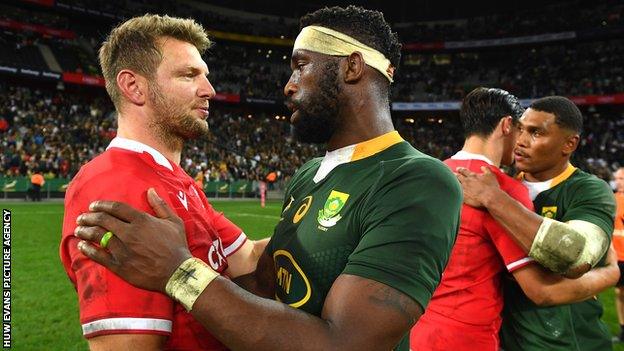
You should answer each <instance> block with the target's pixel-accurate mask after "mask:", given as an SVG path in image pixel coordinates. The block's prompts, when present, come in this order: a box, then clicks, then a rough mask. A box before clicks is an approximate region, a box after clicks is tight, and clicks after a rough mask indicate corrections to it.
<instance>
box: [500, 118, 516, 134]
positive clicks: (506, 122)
mask: <svg viewBox="0 0 624 351" xmlns="http://www.w3.org/2000/svg"><path fill="white" fill-rule="evenodd" d="M499 125H500V127H501V133H502V134H503V135H509V134H511V132H512V131H513V127H514V124H513V119H512V118H511V116H505V117H503V118H501V120H500V122H499Z"/></svg>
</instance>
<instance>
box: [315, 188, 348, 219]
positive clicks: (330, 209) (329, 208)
mask: <svg viewBox="0 0 624 351" xmlns="http://www.w3.org/2000/svg"><path fill="white" fill-rule="evenodd" d="M348 199H349V194H345V193H341V192H340V191H336V190H332V191H331V193H330V194H329V197H327V201H325V206H323V209H321V210H319V213H318V218H317V219H318V222H319V224H320V225H322V226H323V227H333V226H334V225H336V223H338V221H339V220H340V218H342V216H341V215H340V214H339V212H340V210H342V208H343V207H344V205H345V204H346V203H347V200H348Z"/></svg>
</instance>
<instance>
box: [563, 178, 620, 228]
mask: <svg viewBox="0 0 624 351" xmlns="http://www.w3.org/2000/svg"><path fill="white" fill-rule="evenodd" d="M570 196H571V199H572V201H571V202H570V207H569V208H568V210H567V211H566V212H565V214H564V215H563V217H562V218H561V222H568V221H571V220H581V221H586V222H590V223H593V224H595V225H597V226H599V227H600V229H602V230H603V231H604V232H605V233H607V235H609V240H610V236H611V233H613V224H614V218H615V197H614V196H613V193H612V192H611V189H609V186H608V185H607V183H606V182H604V181H602V180H600V179H598V178H595V179H594V178H590V180H588V181H585V182H583V183H579V184H578V185H577V186H576V189H575V190H574V191H573V193H572V194H570Z"/></svg>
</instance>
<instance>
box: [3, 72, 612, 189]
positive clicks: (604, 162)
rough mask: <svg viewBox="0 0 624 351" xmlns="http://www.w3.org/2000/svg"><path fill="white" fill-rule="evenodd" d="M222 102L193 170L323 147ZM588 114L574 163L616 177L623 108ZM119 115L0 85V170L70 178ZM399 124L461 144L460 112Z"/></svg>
mask: <svg viewBox="0 0 624 351" xmlns="http://www.w3.org/2000/svg"><path fill="white" fill-rule="evenodd" d="M215 105H216V106H213V107H211V114H210V120H209V123H210V130H211V134H210V136H209V137H208V138H207V139H206V140H200V141H195V142H192V143H190V144H189V145H188V146H187V147H186V149H185V151H184V153H183V157H182V160H183V161H182V166H183V168H184V169H185V170H186V171H187V172H188V173H189V174H191V175H193V176H197V174H198V173H200V172H201V174H202V176H203V177H204V179H205V180H206V181H210V180H225V181H231V180H237V179H248V180H261V179H264V178H265V177H266V176H267V174H269V173H271V172H276V174H277V175H278V177H280V179H287V178H289V177H290V176H292V175H293V173H294V171H295V170H296V169H297V168H298V167H299V166H301V165H302V164H303V163H304V162H306V161H307V160H309V159H311V158H312V157H317V156H320V155H321V153H322V152H321V148H319V147H317V146H316V145H311V144H301V143H298V142H296V141H295V140H294V139H293V137H292V135H291V130H290V124H289V123H288V121H287V118H286V117H283V116H276V115H272V114H269V113H266V112H260V113H254V114H253V115H252V114H248V113H245V112H244V111H243V110H242V109H241V108H240V107H231V106H228V105H225V104H215ZM585 113H586V123H585V124H586V128H585V132H584V134H583V139H582V142H581V148H580V150H579V151H578V152H577V155H576V159H575V164H577V165H579V166H580V167H581V168H583V169H586V170H589V171H591V172H592V173H595V174H597V175H599V176H601V177H602V178H604V179H606V180H609V179H610V177H611V172H612V170H614V169H616V168H617V167H621V166H622V165H623V162H622V157H621V155H623V154H624V131H623V130H624V128H623V127H624V111H623V110H622V109H617V108H598V107H590V108H588V109H586V111H585ZM276 117H277V119H276ZM115 118H116V116H115V114H114V113H113V106H112V104H111V103H110V102H109V101H108V99H107V98H106V96H105V95H104V94H103V91H98V92H91V93H89V94H84V93H83V94H79V93H72V94H67V93H64V91H60V90H56V89H53V88H50V89H43V88H41V89H33V88H28V87H26V86H15V85H7V84H0V136H1V140H2V143H1V144H0V174H2V175H4V176H26V175H29V174H30V173H31V172H32V171H34V170H35V169H37V170H39V171H41V172H42V173H43V174H44V175H45V176H46V177H48V178H57V177H59V178H71V177H73V176H74V175H75V174H76V172H77V171H78V170H79V169H80V166H81V165H83V164H84V163H86V162H87V161H89V160H90V159H92V158H93V157H95V156H96V155H98V154H99V153H101V152H102V151H103V150H104V149H105V147H106V146H107V145H108V143H109V142H110V140H111V139H112V138H113V137H114V136H115V134H116V132H115V131H116V122H115ZM395 124H396V125H397V129H398V130H399V132H400V133H401V135H402V136H403V137H404V138H405V139H406V140H408V141H409V142H410V143H412V144H413V145H414V146H415V147H416V148H418V149H419V150H422V151H424V152H426V153H428V154H430V155H432V156H434V157H437V158H439V159H445V158H448V157H449V156H451V155H452V154H454V153H455V152H456V151H457V150H459V149H460V148H461V142H462V140H463V139H462V138H463V137H462V132H461V126H460V125H459V122H458V120H457V118H453V117H444V118H442V117H439V118H432V117H420V118H398V119H396V120H395Z"/></svg>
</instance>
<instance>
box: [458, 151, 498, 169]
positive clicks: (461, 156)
mask: <svg viewBox="0 0 624 351" xmlns="http://www.w3.org/2000/svg"><path fill="white" fill-rule="evenodd" d="M451 159H452V160H480V161H483V162H485V163H487V164H489V165H492V166H496V165H495V164H494V162H492V160H490V159H489V158H487V157H485V155H481V154H475V153H472V152H468V151H464V150H460V151H458V152H457V153H456V154H455V155H453V156H451Z"/></svg>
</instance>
